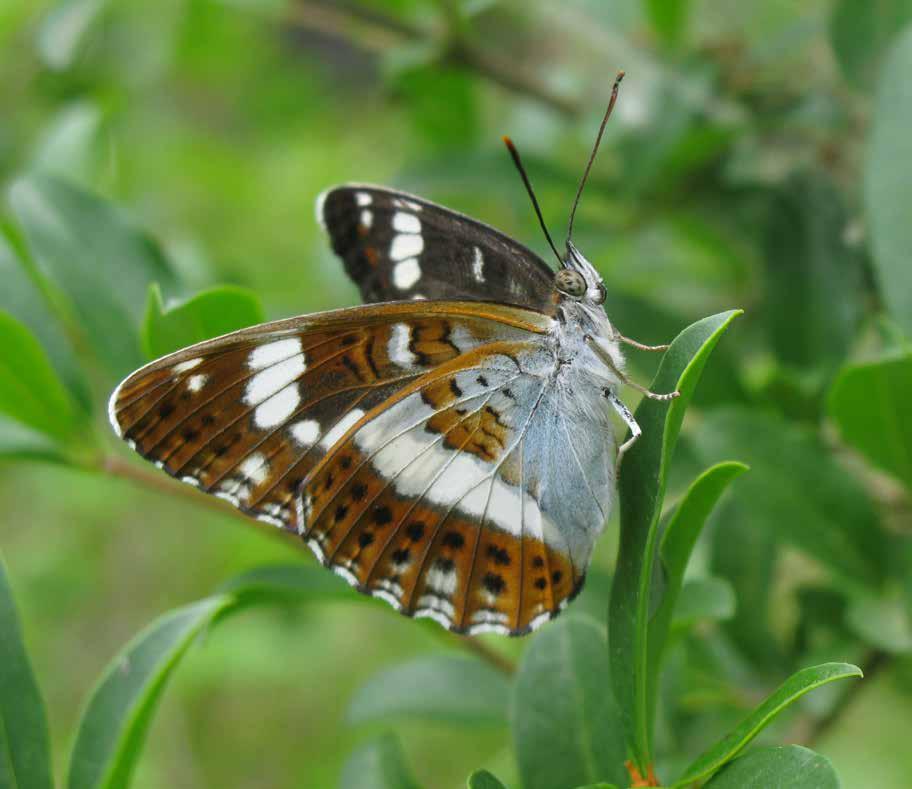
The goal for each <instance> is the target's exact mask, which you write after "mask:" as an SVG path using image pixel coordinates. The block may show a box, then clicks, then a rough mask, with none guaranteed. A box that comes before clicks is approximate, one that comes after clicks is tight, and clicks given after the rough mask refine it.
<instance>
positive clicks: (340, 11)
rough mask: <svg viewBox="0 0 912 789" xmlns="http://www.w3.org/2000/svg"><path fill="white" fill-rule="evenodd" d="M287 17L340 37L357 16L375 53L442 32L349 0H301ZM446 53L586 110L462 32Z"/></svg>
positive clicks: (518, 89)
mask: <svg viewBox="0 0 912 789" xmlns="http://www.w3.org/2000/svg"><path fill="white" fill-rule="evenodd" d="M286 18H287V19H289V20H290V21H291V22H292V23H293V24H295V25H296V26H298V27H301V28H304V29H308V30H317V31H319V32H321V33H329V34H331V35H335V36H338V37H349V33H350V31H349V28H350V23H351V22H352V21H354V22H356V23H359V24H360V27H361V30H360V32H359V36H358V39H357V41H356V44H357V45H358V46H360V47H361V48H363V49H368V50H371V51H374V52H382V51H384V50H385V49H387V48H388V47H389V46H391V45H394V44H396V43H399V42H401V41H403V40H408V41H426V42H433V41H434V40H435V38H436V36H437V34H436V33H435V32H433V31H429V30H424V29H422V28H419V27H417V26H415V25H412V24H409V23H408V22H404V21H402V20H401V19H396V18H394V17H392V16H389V15H387V14H384V13H381V12H379V11H375V10H374V9H369V8H365V7H364V6H362V5H361V4H360V3H357V2H349V0H341V1H340V0H334V1H333V2H328V1H327V0H301V2H299V3H297V4H295V5H293V6H291V10H290V11H289V12H288V15H287V17H286ZM451 38H453V37H452V36H451ZM441 58H442V61H443V62H444V63H449V64H452V65H456V66H461V67H464V68H466V69H469V70H472V71H475V72H476V73H478V74H479V75H480V76H482V77H484V78H485V79H488V80H490V81H491V82H493V83H495V84H497V85H499V86H500V87H502V88H504V89H506V90H509V91H511V92H513V93H517V94H520V95H523V96H527V97H529V98H532V99H535V100H536V101H539V102H541V103H542V104H546V105H548V106H549V107H551V108H552V109H554V110H557V111H558V112H560V113H562V114H564V115H570V116H574V115H578V114H579V113H580V110H581V108H580V105H579V103H578V102H577V101H575V100H573V99H570V98H568V97H566V96H562V95H560V94H558V93H556V92H554V91H553V90H551V88H549V87H548V86H547V85H546V84H544V83H543V82H541V81H540V80H538V79H536V78H535V77H533V76H532V75H531V74H530V73H528V72H527V71H526V70H524V69H521V68H517V67H516V65H515V64H514V63H512V62H510V61H507V60H505V59H502V58H500V57H498V56H496V55H494V54H492V53H490V52H484V51H482V50H481V49H479V48H478V47H476V46H474V45H472V44H471V43H470V42H468V41H467V40H466V39H465V37H464V36H458V35H457V36H455V38H454V40H450V41H448V42H446V46H445V47H444V49H443V52H442V55H441Z"/></svg>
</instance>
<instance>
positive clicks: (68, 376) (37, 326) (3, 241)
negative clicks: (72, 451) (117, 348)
mask: <svg viewBox="0 0 912 789" xmlns="http://www.w3.org/2000/svg"><path fill="white" fill-rule="evenodd" d="M0 280H2V282H3V288H2V289H0V309H2V310H6V311H7V312H9V313H10V315H12V316H13V317H14V318H16V319H17V320H19V321H21V322H22V323H24V324H25V325H26V326H28V327H29V329H31V330H32V333H33V334H34V335H35V336H36V337H37V338H38V341H39V342H40V343H41V346H42V347H43V348H44V350H45V352H46V353H47V355H48V359H49V360H50V362H51V364H52V365H53V366H54V369H55V370H56V371H57V375H58V376H59V377H60V379H61V380H62V381H63V382H64V383H65V384H66V386H67V388H68V389H69V390H70V394H71V395H72V396H73V400H74V403H75V404H76V405H77V406H78V407H79V410H80V411H82V412H84V413H85V414H89V413H91V410H92V399H91V395H90V393H89V387H88V384H87V383H86V380H85V376H84V375H83V372H82V370H81V368H80V366H79V364H78V362H77V361H76V356H75V351H74V348H73V346H72V344H71V343H70V341H69V340H68V339H67V337H66V336H65V334H64V331H63V327H62V324H61V322H60V320H59V317H58V316H57V315H55V314H53V313H52V312H51V310H50V309H48V304H47V301H46V299H45V297H44V295H43V294H42V292H41V290H40V289H39V286H38V284H37V283H38V281H39V275H38V274H37V272H35V271H34V269H33V267H32V266H31V264H30V263H29V262H28V261H27V260H25V259H24V258H23V257H22V256H21V255H20V254H19V253H18V252H17V251H16V249H15V248H14V247H13V244H12V243H11V242H10V241H9V239H7V237H6V236H4V235H3V234H2V233H0Z"/></svg>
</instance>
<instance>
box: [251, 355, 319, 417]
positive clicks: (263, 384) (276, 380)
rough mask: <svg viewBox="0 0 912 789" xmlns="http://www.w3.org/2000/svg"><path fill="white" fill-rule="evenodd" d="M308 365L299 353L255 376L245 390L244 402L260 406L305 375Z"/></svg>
mask: <svg viewBox="0 0 912 789" xmlns="http://www.w3.org/2000/svg"><path fill="white" fill-rule="evenodd" d="M306 369H307V364H306V363H305V361H304V354H301V353H299V354H298V355H297V356H292V357H291V358H289V359H285V361H282V362H279V363H278V364H275V365H273V366H272V367H267V368H266V369H265V370H263V371H262V372H259V373H257V374H256V375H254V376H253V377H252V378H251V379H250V380H249V381H248V382H247V386H246V387H245V388H244V402H245V403H246V404H247V405H259V404H260V403H262V402H263V401H264V400H266V399H267V398H269V397H272V396H273V395H274V394H275V393H276V392H279V391H281V390H282V389H284V388H285V387H286V386H288V384H290V383H291V382H292V381H295V380H296V379H297V378H299V377H300V376H302V375H303V374H304V371H305V370H306Z"/></svg>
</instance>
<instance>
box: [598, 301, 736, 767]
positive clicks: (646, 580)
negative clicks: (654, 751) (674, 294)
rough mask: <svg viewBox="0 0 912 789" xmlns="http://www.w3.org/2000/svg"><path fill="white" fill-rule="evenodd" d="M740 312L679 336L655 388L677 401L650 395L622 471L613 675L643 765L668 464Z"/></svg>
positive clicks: (629, 737)
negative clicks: (652, 610) (652, 608)
mask: <svg viewBox="0 0 912 789" xmlns="http://www.w3.org/2000/svg"><path fill="white" fill-rule="evenodd" d="M738 314H740V313H739V312H737V311H731V312H724V313H720V314H719V315H713V316H711V317H709V318H704V319H703V320H701V321H698V322H697V323H694V324H693V325H691V326H689V327H688V328H687V329H685V330H684V331H683V332H681V334H679V335H678V336H677V337H676V338H675V340H674V342H672V344H671V347H670V348H669V349H668V351H666V353H665V355H664V357H663V358H662V363H661V365H660V366H659V370H658V373H657V374H656V377H655V379H654V380H653V382H652V386H651V389H652V390H653V391H656V392H668V391H672V390H674V389H677V390H678V391H679V392H680V393H681V395H680V397H678V398H677V399H675V400H673V401H671V403H660V402H657V401H655V400H649V399H646V398H644V399H643V401H642V402H641V403H640V406H639V408H637V411H636V420H637V422H638V423H639V424H640V427H641V428H642V429H643V435H642V436H641V437H640V439H639V440H638V441H637V443H636V444H634V446H633V448H632V449H631V450H630V451H629V452H628V453H627V455H626V456H625V457H624V462H623V465H622V470H621V474H620V484H619V494H620V501H621V534H620V541H621V542H620V547H619V550H618V561H617V569H616V571H615V576H614V583H613V585H612V591H611V605H610V615H609V623H608V627H609V633H610V636H609V641H610V643H611V675H612V679H613V681H614V693H615V696H616V698H617V701H618V706H619V707H620V709H621V710H622V715H623V719H624V730H625V734H626V737H627V744H628V747H629V749H630V751H631V753H632V755H633V758H634V761H635V762H636V763H637V766H638V767H639V768H640V770H641V772H642V771H645V769H646V768H647V765H648V763H649V759H650V751H651V732H650V728H649V721H650V720H651V719H652V714H651V712H650V711H649V699H650V693H649V657H648V654H649V653H648V628H649V605H650V598H649V590H650V589H651V587H652V571H653V560H654V558H655V551H656V543H657V541H658V522H659V517H660V515H661V510H662V500H663V498H664V495H665V483H666V476H667V473H668V465H669V462H670V460H671V455H672V452H673V451H674V446H675V443H676V441H677V437H678V433H679V431H680V429H681V422H682V420H683V418H684V412H685V410H686V409H687V405H688V403H689V402H690V399H691V398H692V397H693V393H694V390H695V388H696V386H697V381H698V380H699V378H700V374H701V373H702V371H703V367H704V365H705V364H706V360H707V359H708V358H709V355H710V353H711V352H712V350H713V348H714V347H715V346H716V343H717V342H718V341H719V338H720V337H721V336H722V334H723V333H724V332H725V330H726V329H727V328H728V326H729V324H730V323H731V321H732V320H733V319H734V318H735V317H736V316H737V315H738ZM621 780H623V779H621Z"/></svg>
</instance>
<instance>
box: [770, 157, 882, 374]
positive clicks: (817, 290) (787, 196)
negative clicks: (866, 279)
mask: <svg viewBox="0 0 912 789" xmlns="http://www.w3.org/2000/svg"><path fill="white" fill-rule="evenodd" d="M771 196H772V199H771V202H770V205H769V216H768V218H767V222H766V228H765V232H764V233H763V238H764V253H765V254H764V258H765V274H766V292H767V293H770V294H775V298H771V299H769V300H768V301H767V302H765V304H764V309H763V311H762V317H763V319H764V321H765V322H766V327H767V332H768V333H769V336H770V340H771V343H772V347H773V350H774V351H775V353H776V356H777V358H778V359H780V360H782V361H784V362H785V363H786V364H788V365H791V366H792V367H793V368H795V369H799V370H801V371H808V370H814V369H815V368H821V369H822V370H823V372H824V374H829V373H831V372H832V371H833V370H834V369H835V367H836V366H837V365H838V364H840V363H841V362H842V360H843V359H844V358H845V356H846V353H847V351H848V347H849V343H850V342H851V341H852V339H853V338H854V336H855V329H856V326H857V323H858V319H859V316H860V314H861V307H862V298H863V297H864V288H863V287H862V270H863V269H862V263H861V258H860V256H859V254H858V252H857V251H856V250H855V249H854V248H852V247H850V246H848V245H847V244H846V242H845V240H844V230H845V227H846V225H847V224H848V222H849V217H848V212H847V210H846V207H845V205H844V204H843V198H842V196H841V195H840V193H839V192H838V191H837V190H836V188H835V187H834V186H833V184H832V183H831V182H830V180H829V179H827V178H825V177H824V176H823V175H821V174H819V173H816V172H815V173H807V172H803V173H798V174H796V175H794V176H792V177H791V178H790V179H789V180H788V181H787V182H786V183H785V184H784V185H783V186H782V187H781V188H780V189H778V190H776V191H775V192H772V193H771Z"/></svg>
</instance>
